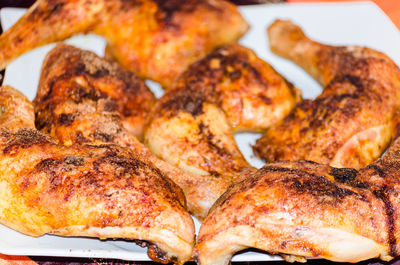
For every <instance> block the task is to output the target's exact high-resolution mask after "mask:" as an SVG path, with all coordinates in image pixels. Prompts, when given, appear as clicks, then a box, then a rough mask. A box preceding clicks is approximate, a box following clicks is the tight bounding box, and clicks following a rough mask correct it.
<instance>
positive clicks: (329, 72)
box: [254, 21, 400, 168]
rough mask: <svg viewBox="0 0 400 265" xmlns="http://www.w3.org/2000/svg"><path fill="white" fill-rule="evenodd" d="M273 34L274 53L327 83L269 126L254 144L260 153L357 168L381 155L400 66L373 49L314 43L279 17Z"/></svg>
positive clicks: (394, 108) (399, 81)
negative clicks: (315, 95)
mask: <svg viewBox="0 0 400 265" xmlns="http://www.w3.org/2000/svg"><path fill="white" fill-rule="evenodd" d="M269 34H270V40H271V48H272V49H273V50H274V51H275V52H277V53H278V54H280V55H282V56H284V57H286V58H289V59H291V60H293V61H294V62H296V63H298V64H299V65H300V66H302V67H303V68H305V69H306V70H307V71H308V72H309V73H310V74H312V75H313V76H314V77H315V78H317V79H318V80H319V81H320V82H321V83H322V85H324V86H325V88H324V90H323V92H322V93H321V94H320V95H319V96H318V97H317V98H316V99H315V100H305V101H303V102H300V103H298V104H297V106H296V107H295V108H294V109H293V111H292V112H291V113H290V114H289V115H288V116H287V117H286V118H285V119H284V120H283V121H282V122H281V123H279V124H277V125H276V126H272V127H271V128H270V129H268V131H267V132H266V134H265V135H264V136H263V137H262V138H261V139H259V140H258V141H257V143H256V145H255V146H254V151H255V153H256V154H257V156H259V157H262V158H264V159H266V160H267V161H277V160H299V159H307V160H313V161H316V162H320V163H326V164H332V165H334V166H339V167H356V168H361V167H364V166H366V165H368V164H369V163H371V162H372V161H373V160H374V159H376V158H377V157H379V155H380V154H381V153H382V152H383V151H384V149H385V148H386V146H387V145H388V143H389V142H390V139H391V138H392V135H393V122H392V121H393V117H394V115H395V113H396V111H397V110H398V108H399V102H400V101H399V99H400V93H399V91H400V70H399V68H398V67H397V66H396V65H395V64H394V63H393V62H392V61H391V60H390V59H389V58H388V57H387V56H385V55H384V54H382V53H380V52H377V51H374V50H372V49H368V48H361V47H333V46H327V45H323V44H320V43H316V42H314V41H312V40H310V39H308V38H307V37H305V36H304V34H303V33H302V31H301V30H300V28H298V27H297V26H295V25H293V24H291V23H290V22H288V21H277V22H275V23H274V24H273V25H271V26H270V28H269Z"/></svg>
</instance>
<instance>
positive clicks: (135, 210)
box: [0, 86, 194, 263]
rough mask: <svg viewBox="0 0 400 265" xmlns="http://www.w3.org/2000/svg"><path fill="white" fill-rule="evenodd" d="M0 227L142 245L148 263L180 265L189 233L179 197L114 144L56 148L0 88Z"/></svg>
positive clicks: (17, 97)
mask: <svg viewBox="0 0 400 265" xmlns="http://www.w3.org/2000/svg"><path fill="white" fill-rule="evenodd" d="M0 110H1V112H0V150H1V155H0V223H1V224H3V225H6V226H8V227H10V228H12V229H15V230H17V231H19V232H21V233H24V234H27V235H31V236H41V235H43V234H56V235H61V236H85V237H86V236H87V237H97V238H101V239H106V238H125V239H135V240H141V241H146V242H147V243H148V245H149V256H150V258H152V259H153V260H155V261H159V262H163V263H168V262H176V263H184V262H185V261H187V260H189V259H190V258H191V255H192V250H193V243H194V225H193V220H192V218H191V217H190V215H189V213H188V212H187V211H186V209H185V207H184V205H185V198H184V195H183V193H182V190H181V189H180V188H179V187H178V186H177V185H176V184H175V183H174V182H172V181H171V180H170V179H169V178H167V177H166V176H165V175H164V174H162V173H161V172H160V171H159V170H158V169H157V168H154V167H153V166H152V165H149V164H147V163H145V162H143V161H142V160H140V157H137V156H135V155H134V154H133V153H132V152H130V151H129V150H128V149H126V148H122V147H119V146H118V145H114V144H103V145H72V146H70V147H67V146H64V145H60V144H58V143H56V141H55V140H54V139H53V138H51V137H49V136H47V135H46V134H43V133H41V132H39V131H37V130H36V129H35V125H34V111H33V107H32V105H31V103H30V102H29V101H28V100H27V99H26V98H25V97H24V96H23V95H22V94H21V93H20V92H18V91H17V90H15V89H13V88H11V87H4V86H3V87H0Z"/></svg>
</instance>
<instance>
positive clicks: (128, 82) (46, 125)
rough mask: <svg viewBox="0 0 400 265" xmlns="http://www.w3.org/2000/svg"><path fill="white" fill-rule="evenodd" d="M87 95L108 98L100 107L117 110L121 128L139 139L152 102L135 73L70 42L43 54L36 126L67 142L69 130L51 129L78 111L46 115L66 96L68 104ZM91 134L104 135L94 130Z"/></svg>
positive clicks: (69, 120) (68, 120) (79, 100)
mask: <svg viewBox="0 0 400 265" xmlns="http://www.w3.org/2000/svg"><path fill="white" fill-rule="evenodd" d="M86 98H89V99H93V100H96V101H102V100H103V101H104V102H105V100H106V99H111V100H112V103H108V105H105V106H103V107H104V108H105V109H107V110H109V111H110V112H112V111H117V112H118V113H120V114H121V123H122V125H123V127H124V128H125V129H126V130H127V131H128V132H129V133H131V134H133V135H134V136H136V137H138V138H141V137H142V135H143V130H144V121H145V118H146V116H147V115H148V113H149V112H150V110H151V108H152V107H153V105H154V102H155V97H154V95H153V93H152V92H151V91H150V89H149V88H148V87H147V86H146V85H145V83H144V81H143V80H141V79H140V78H138V77H137V76H136V75H135V74H134V73H132V72H129V71H127V70H124V69H122V68H121V66H119V65H118V64H117V63H114V62H109V61H107V60H104V59H101V58H99V57H98V56H96V55H95V54H94V53H92V52H83V51H82V50H81V49H78V48H74V47H72V46H69V45H58V46H57V48H55V49H53V50H52V51H51V52H50V55H49V56H47V57H46V59H45V62H44V63H43V66H42V71H41V76H40V81H39V88H38V91H37V96H36V99H35V101H34V105H35V112H36V127H37V128H38V129H39V130H44V131H45V132H46V133H51V134H52V136H53V137H55V138H59V139H60V140H61V139H62V142H64V144H68V143H66V142H67V141H66V139H65V138H69V137H71V136H70V135H66V134H69V133H71V132H68V131H65V130H63V129H58V130H57V131H52V132H51V130H55V129H56V128H57V127H56V126H60V125H64V124H70V123H72V122H73V121H74V119H75V118H77V117H76V116H77V114H75V113H73V112H72V111H71V114H70V115H66V114H65V115H59V117H58V120H53V117H48V116H49V115H53V111H54V112H58V108H60V106H59V104H60V103H62V102H64V101H65V100H67V99H69V100H70V101H71V103H72V102H74V103H79V102H81V101H83V100H84V99H86ZM93 107H94V106H92V108H93ZM88 111H90V110H88ZM79 133H80V131H78V130H77V131H76V132H75V137H78V138H79V137H80V136H79ZM55 134H57V135H55ZM92 137H93V138H96V137H97V138H99V137H100V138H101V137H106V136H102V135H99V134H96V133H95V132H94V135H92ZM81 141H84V139H81ZM73 142H79V140H78V139H76V140H74V141H73ZM70 144H71V143H70Z"/></svg>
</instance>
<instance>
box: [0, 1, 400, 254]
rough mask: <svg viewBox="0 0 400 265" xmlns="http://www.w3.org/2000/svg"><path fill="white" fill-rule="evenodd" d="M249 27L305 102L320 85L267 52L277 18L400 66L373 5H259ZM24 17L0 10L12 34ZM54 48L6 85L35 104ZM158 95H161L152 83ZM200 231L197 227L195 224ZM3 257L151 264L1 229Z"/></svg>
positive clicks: (391, 31) (125, 247) (136, 250)
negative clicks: (42, 69)
mask: <svg viewBox="0 0 400 265" xmlns="http://www.w3.org/2000/svg"><path fill="white" fill-rule="evenodd" d="M240 9H241V11H242V13H243V15H244V16H245V18H246V19H247V21H248V22H249V23H250V25H251V30H250V31H249V32H248V33H247V35H246V36H245V37H244V38H243V39H242V40H241V43H242V44H244V45H246V46H248V47H251V48H252V49H254V50H255V51H256V53H257V54H258V55H259V56H260V57H261V58H263V59H265V60H267V61H268V62H269V63H270V64H272V65H273V66H274V67H275V69H276V70H277V71H278V72H280V73H281V74H283V75H284V76H285V77H286V78H287V79H288V80H290V81H291V82H293V83H294V84H295V85H296V86H297V87H298V88H300V89H302V91H303V96H304V97H306V98H310V97H315V96H316V95H317V94H318V93H319V91H320V89H321V88H320V87H319V85H318V84H317V83H316V82H315V81H314V80H312V79H311V78H310V77H309V76H308V75H307V74H306V73H305V72H303V71H302V70H301V69H300V68H298V67H297V66H295V65H294V64H292V63H290V62H288V61H286V60H284V59H281V58H279V57H277V56H275V55H273V54H272V53H271V52H270V51H269V49H268V39H267V36H266V27H267V26H268V25H269V24H271V23H272V22H273V21H274V20H275V19H277V18H281V19H291V20H293V21H294V22H295V23H298V24H299V25H300V26H301V27H302V28H303V29H304V31H305V32H306V34H308V35H309V36H310V37H312V38H314V39H316V40H319V41H322V42H326V43H330V44H336V45H363V46H369V47H372V48H375V49H377V50H380V51H382V52H385V53H386V54H388V55H389V56H390V57H391V58H392V59H393V60H394V61H395V62H396V63H397V64H398V65H400V34H399V31H398V30H397V28H396V27H395V26H394V25H393V23H392V22H391V21H390V20H389V18H387V17H386V15H385V14H384V13H383V12H382V11H381V10H380V9H379V8H378V7H377V6H375V5H374V4H373V3H370V2H357V3H329V4H322V3H321V4H284V5H257V6H246V7H241V8H240ZM24 12H25V10H24V9H15V8H5V9H2V10H1V13H0V16H1V23H2V25H3V28H4V29H8V28H9V27H10V26H11V25H12V24H14V23H15V22H16V21H17V20H18V18H19V17H20V16H21V15H22V14H23V13H24ZM67 42H68V43H70V44H72V45H75V46H78V47H81V48H84V49H88V50H92V51H94V52H96V53H98V54H99V55H103V50H104V46H105V43H104V40H103V39H102V38H100V37H97V36H94V35H86V36H76V37H74V38H71V39H69V40H68V41H67ZM53 46H54V45H48V46H44V47H42V48H38V49H36V50H34V51H32V52H29V53H27V54H25V55H23V56H21V57H20V58H18V59H17V60H16V61H14V62H13V63H12V64H11V65H10V66H9V67H7V70H6V74H5V80H4V84H7V85H11V86H13V87H15V88H17V89H19V90H20V91H22V92H23V93H24V94H25V95H27V96H28V97H29V99H33V98H34V96H35V93H36V87H37V83H38V79H39V71H40V67H41V63H42V61H43V58H44V56H45V54H46V53H47V52H48V51H49V50H50V49H51V48H52V47H53ZM149 84H150V86H151V88H152V89H153V90H154V91H155V93H156V95H157V96H160V95H161V94H162V91H161V90H160V88H159V87H158V86H157V84H155V83H153V82H149ZM258 137H259V135H257V134H249V133H242V134H239V135H236V139H237V141H238V144H239V148H240V149H241V150H242V152H243V154H244V155H245V157H246V158H247V159H248V160H249V161H250V162H251V163H252V164H253V165H254V166H256V167H260V166H261V165H262V164H263V163H262V161H260V160H257V159H256V158H254V156H253V155H252V152H251V148H250V144H253V143H254V141H255V139H257V138H258ZM197 227H198V223H197ZM0 235H1V237H0V253H4V254H11V255H13V254H14V255H16V254H18V255H40V256H69V257H98V258H118V259H124V260H136V261H145V260H149V258H148V257H147V254H146V251H147V250H146V249H143V248H140V247H138V246H137V245H136V244H134V243H132V242H128V241H124V240H106V241H101V240H98V239H91V238H76V237H75V238H65V237H59V236H49V235H46V236H42V237H40V238H32V237H29V236H25V235H22V234H20V233H18V232H15V231H14V230H11V229H9V228H7V227H5V226H1V225H0ZM278 259H280V258H279V257H277V256H270V255H266V254H263V253H262V254H261V253H256V252H252V251H248V252H245V253H242V254H239V255H236V256H234V258H233V261H262V260H264V261H267V260H278Z"/></svg>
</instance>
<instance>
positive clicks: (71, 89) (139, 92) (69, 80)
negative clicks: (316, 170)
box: [34, 44, 229, 219]
mask: <svg viewBox="0 0 400 265" xmlns="http://www.w3.org/2000/svg"><path fill="white" fill-rule="evenodd" d="M149 93H150V92H149V91H148V90H147V89H146V87H145V86H144V85H143V83H142V81H139V80H138V79H137V77H135V75H134V74H133V73H130V72H128V71H126V70H123V69H122V68H121V67H120V66H118V65H117V64H114V63H110V62H108V61H106V60H104V59H102V58H99V57H98V56H97V55H96V54H94V53H92V52H90V51H85V50H82V49H79V48H76V47H73V46H70V45H66V44H59V45H57V46H56V47H55V48H53V49H52V50H51V51H50V52H49V53H48V54H47V56H46V58H45V60H44V62H43V67H42V72H41V77H40V81H39V87H38V91H37V95H36V98H35V99H34V106H35V113H36V126H37V128H38V129H40V130H41V131H42V132H44V133H47V134H49V135H50V136H52V137H53V138H54V139H57V140H58V141H59V142H60V143H61V144H63V145H67V146H69V145H76V144H80V145H82V144H90V145H103V144H108V143H114V144H117V145H120V146H123V147H127V148H129V149H130V150H131V152H133V153H134V154H135V155H136V156H137V157H139V158H140V160H141V161H145V162H146V163H148V164H151V165H153V166H154V167H155V168H157V169H159V170H160V171H161V172H162V173H163V174H165V175H166V176H168V177H169V178H171V179H172V180H173V181H174V182H175V183H177V184H178V185H179V186H180V187H181V188H182V189H183V191H184V193H185V196H186V198H187V205H188V209H189V211H190V212H191V213H192V214H193V215H194V216H196V217H198V218H199V219H202V218H204V217H205V216H206V214H207V212H208V210H209V208H210V207H211V204H212V202H214V201H215V200H216V199H217V198H216V197H215V196H216V195H215V194H221V193H222V192H223V191H225V190H226V189H227V188H228V185H229V183H225V182H224V181H223V180H217V181H215V180H213V179H212V178H210V177H209V176H204V177H195V176H193V175H191V174H190V173H186V172H183V171H182V170H180V169H178V168H177V167H175V166H173V165H170V164H168V163H167V162H165V161H163V160H162V159H159V158H157V157H156V156H155V155H154V154H152V153H151V152H150V151H149V150H148V149H147V148H146V147H145V146H144V145H143V144H142V143H141V142H139V140H138V139H137V138H136V137H135V135H134V134H133V132H134V131H136V130H132V129H131V128H135V127H137V125H138V124H136V122H138V121H140V124H141V122H142V118H143V117H144V115H146V114H147V113H145V111H144V106H146V104H147V105H148V106H150V105H151V102H152V101H151V98H152V95H151V94H149ZM140 104H144V105H140ZM124 113H129V114H130V115H128V118H126V117H124ZM141 125H142V124H141ZM141 128H142V127H141ZM194 180H196V182H194ZM216 183H218V184H217V185H215V184H216ZM210 196H211V199H210ZM210 201H211V202H210Z"/></svg>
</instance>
